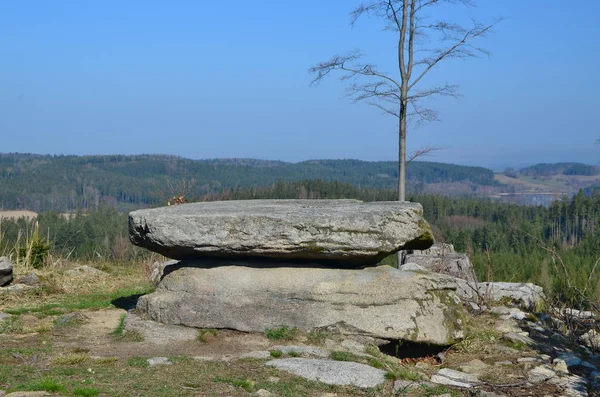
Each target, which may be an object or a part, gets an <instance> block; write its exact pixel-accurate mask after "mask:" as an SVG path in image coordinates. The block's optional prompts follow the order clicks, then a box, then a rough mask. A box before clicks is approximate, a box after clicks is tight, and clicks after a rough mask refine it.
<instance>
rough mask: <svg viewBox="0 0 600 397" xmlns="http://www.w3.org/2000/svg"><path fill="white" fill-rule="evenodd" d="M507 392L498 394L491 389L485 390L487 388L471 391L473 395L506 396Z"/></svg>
mask: <svg viewBox="0 0 600 397" xmlns="http://www.w3.org/2000/svg"><path fill="white" fill-rule="evenodd" d="M505 396H506V395H505V394H496V393H494V392H491V391H485V390H474V392H473V393H471V397H505Z"/></svg>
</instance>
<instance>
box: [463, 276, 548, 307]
mask: <svg viewBox="0 0 600 397" xmlns="http://www.w3.org/2000/svg"><path fill="white" fill-rule="evenodd" d="M456 282H457V284H458V289H457V293H458V294H459V296H461V297H462V298H463V299H467V300H469V299H470V300H478V299H479V298H480V297H484V298H487V299H489V300H491V301H500V300H503V299H507V298H510V299H511V300H512V301H513V302H515V303H516V304H518V305H519V306H524V307H526V308H533V307H534V306H535V304H536V303H538V302H540V301H542V300H543V299H544V290H543V289H542V287H540V286H539V285H535V284H531V283H504V282H491V283H469V282H467V281H465V280H461V279H456Z"/></svg>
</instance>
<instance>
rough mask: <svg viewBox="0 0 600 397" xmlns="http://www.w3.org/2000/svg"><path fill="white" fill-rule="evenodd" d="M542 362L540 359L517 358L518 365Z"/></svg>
mask: <svg viewBox="0 0 600 397" xmlns="http://www.w3.org/2000/svg"><path fill="white" fill-rule="evenodd" d="M541 361H542V360H540V359H539V358H538V357H519V358H517V362H518V363H539V362H541Z"/></svg>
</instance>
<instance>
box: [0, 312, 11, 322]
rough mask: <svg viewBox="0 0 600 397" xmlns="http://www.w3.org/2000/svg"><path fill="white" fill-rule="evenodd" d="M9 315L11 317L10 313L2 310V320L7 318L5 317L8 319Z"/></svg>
mask: <svg viewBox="0 0 600 397" xmlns="http://www.w3.org/2000/svg"><path fill="white" fill-rule="evenodd" d="M9 317H11V315H10V314H8V313H4V312H0V321H2V320H5V319H7V318H9Z"/></svg>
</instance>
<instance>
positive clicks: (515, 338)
mask: <svg viewBox="0 0 600 397" xmlns="http://www.w3.org/2000/svg"><path fill="white" fill-rule="evenodd" d="M502 339H504V340H506V341H510V342H516V343H524V344H525V345H527V346H533V345H535V341H534V340H533V339H531V338H530V337H529V336H527V335H523V334H522V333H519V334H518V333H515V332H507V333H506V334H504V335H502Z"/></svg>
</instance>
